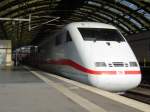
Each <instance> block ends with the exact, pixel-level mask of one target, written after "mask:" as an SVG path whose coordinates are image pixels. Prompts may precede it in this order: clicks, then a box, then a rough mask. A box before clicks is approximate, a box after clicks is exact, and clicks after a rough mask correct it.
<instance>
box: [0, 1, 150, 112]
mask: <svg viewBox="0 0 150 112" xmlns="http://www.w3.org/2000/svg"><path fill="white" fill-rule="evenodd" d="M80 22H85V23H86V22H91V23H104V24H108V25H112V26H114V27H116V28H117V29H118V30H119V31H120V32H121V34H122V35H123V36H124V38H125V39H126V40H127V42H128V44H129V46H130V47H131V49H132V50H133V53H134V55H135V57H136V59H137V61H138V63H139V68H140V72H141V74H142V78H141V83H140V85H139V86H138V87H137V88H134V89H133V90H132V89H131V91H130V90H129V91H127V92H126V93H125V94H124V93H123V94H122V93H121V96H123V97H127V98H131V99H134V100H135V102H134V101H130V100H129V101H125V100H127V99H124V98H121V97H120V94H119V95H118V94H115V95H116V96H115V95H114V93H112V95H111V94H110V95H109V93H107V91H106V93H105V91H103V90H102V91H101V90H99V89H97V88H94V87H93V88H94V89H93V88H92V87H91V86H89V85H82V83H81V84H78V82H71V81H72V79H71V81H69V79H70V78H69V79H68V78H66V76H63V77H59V74H58V75H52V74H55V72H49V71H48V70H45V71H44V70H42V69H40V67H39V65H37V66H36V64H35V65H34V66H33V65H32V64H30V62H31V63H32V60H33V61H36V60H35V59H34V57H36V55H37V54H38V52H39V46H40V45H41V43H42V42H43V41H45V40H48V39H49V35H52V34H53V32H55V31H59V30H60V29H62V28H64V27H65V26H66V25H67V24H70V23H80ZM119 43H120V42H118V44H119ZM112 45H113V44H112ZM108 46H109V43H108ZM118 49H119V48H118ZM32 51H33V53H31V52H32ZM102 52H103V51H102ZM29 55H30V56H33V58H31V57H28V56H29ZM28 58H30V60H28ZM29 61H30V62H29ZM49 63H59V64H60V63H61V64H62V65H63V64H64V63H67V64H68V65H70V66H71V67H73V66H75V68H79V67H80V66H79V65H78V63H77V64H76V63H74V62H72V61H68V60H63V61H62V60H61V62H54V61H52V62H50V61H49ZM40 64H42V63H41V62H40ZM100 64H105V63H100ZM117 64H118V65H117V66H119V64H120V63H117ZM129 64H130V63H129ZM64 65H65V64H64ZM83 65H84V64H83ZM109 65H110V64H109ZM125 66H127V64H125ZM120 68H121V67H120ZM80 69H82V70H83V71H84V72H85V71H89V72H91V73H95V72H93V71H92V70H87V69H86V68H83V67H80ZM71 70H72V68H71ZM118 72H120V71H118ZM118 72H117V73H118ZM136 72H137V71H136ZM124 73H126V72H124ZM128 73H129V72H128ZM132 73H133V72H132ZM56 74H57V73H56ZM95 74H96V73H95ZM130 74H131V72H130ZM135 74H136V73H135ZM133 78H134V77H133ZM73 81H74V80H73ZM79 82H80V81H79ZM81 82H82V81H81ZM118 84H119V83H118ZM62 85H63V86H62ZM84 86H85V87H84ZM145 86H146V87H145ZM85 88H86V89H85ZM87 88H88V89H87ZM145 88H146V89H145ZM1 90H2V91H1ZM49 90H50V91H49ZM0 91H1V92H0V111H3V112H25V111H31V112H37V111H39V112H48V111H50V112H51V111H52V112H59V111H64V112H71V111H72V112H80V111H82V112H84V111H85V112H86V111H89V112H99V111H101V112H130V111H132V112H142V111H145V112H150V105H149V104H150V0H0ZM66 91H67V92H66ZM95 91H97V92H95ZM139 91H140V92H139ZM141 91H143V92H141ZM98 92H99V93H98ZM136 92H138V93H136ZM60 93H61V94H60ZM102 93H104V94H105V95H104V96H103V95H102ZM141 94H142V95H141ZM143 94H144V95H143ZM99 95H100V97H99ZM107 95H108V96H107ZM113 95H114V96H113ZM136 95H137V96H136ZM140 95H141V96H140ZM24 96H25V97H24ZM39 96H40V97H39ZM105 96H107V97H114V99H111V101H110V100H109V99H110V98H106V97H105ZM17 97H18V99H17ZM23 97H24V98H23ZM73 97H74V98H73ZM115 97H116V99H115ZM75 98H77V100H75ZM16 99H17V100H16ZM48 99H52V101H49V100H48ZM68 99H69V100H68ZM117 99H118V100H117ZM119 99H121V100H122V101H125V102H121V101H119ZM15 100H16V102H15ZM102 100H103V101H102ZM80 101H82V102H83V103H82V102H80ZM136 101H137V102H136ZM44 102H46V103H44ZM58 102H59V103H58ZM64 102H65V103H64ZM56 103H58V107H59V108H56V107H55V106H54V105H56ZM85 103H86V105H85ZM126 103H127V104H129V105H127V104H126ZM130 104H131V105H130ZM132 104H133V105H132ZM134 104H137V105H139V107H136V106H135V105H134ZM34 105H35V107H34ZM88 105H89V108H88ZM113 105H114V107H113ZM121 108H124V110H122V109H121ZM140 108H141V109H140ZM142 109H143V110H142ZM148 109H149V110H148Z"/></svg>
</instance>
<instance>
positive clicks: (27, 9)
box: [0, 0, 150, 44]
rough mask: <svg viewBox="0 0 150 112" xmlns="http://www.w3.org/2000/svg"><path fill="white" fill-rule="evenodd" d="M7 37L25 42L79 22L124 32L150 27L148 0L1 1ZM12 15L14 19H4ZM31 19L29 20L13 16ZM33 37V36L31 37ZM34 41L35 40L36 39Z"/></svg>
mask: <svg viewBox="0 0 150 112" xmlns="http://www.w3.org/2000/svg"><path fill="white" fill-rule="evenodd" d="M0 18H1V21H0V28H1V30H2V32H4V35H3V36H4V38H8V39H11V40H13V41H14V43H18V44H19V43H20V44H26V43H28V42H31V41H32V40H33V38H35V37H37V38H38V40H39V41H40V39H42V38H41V36H42V35H43V34H44V33H43V32H46V31H48V30H54V29H56V28H60V27H62V26H64V25H65V24H67V23H70V22H77V21H96V22H102V23H108V24H112V25H114V26H116V27H118V28H119V29H120V31H121V32H122V33H123V34H124V35H132V34H136V33H140V32H143V31H148V30H150V1H149V0H1V1H0ZM3 18H5V19H6V18H12V20H9V21H7V20H3ZM14 18H15V19H16V18H17V19H23V18H24V19H30V20H31V21H29V22H22V21H17V22H16V21H14V20H13V19H14ZM31 37H32V38H31ZM34 40H35V39H34Z"/></svg>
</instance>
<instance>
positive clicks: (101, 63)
mask: <svg viewBox="0 0 150 112" xmlns="http://www.w3.org/2000/svg"><path fill="white" fill-rule="evenodd" d="M95 66H96V67H106V63H105V62H95Z"/></svg>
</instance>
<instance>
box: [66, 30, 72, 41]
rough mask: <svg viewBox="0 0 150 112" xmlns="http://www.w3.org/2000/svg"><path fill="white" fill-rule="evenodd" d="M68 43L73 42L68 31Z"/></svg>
mask: <svg viewBox="0 0 150 112" xmlns="http://www.w3.org/2000/svg"><path fill="white" fill-rule="evenodd" d="M66 41H67V42H70V41H72V39H71V36H70V34H69V32H68V31H67V39H66Z"/></svg>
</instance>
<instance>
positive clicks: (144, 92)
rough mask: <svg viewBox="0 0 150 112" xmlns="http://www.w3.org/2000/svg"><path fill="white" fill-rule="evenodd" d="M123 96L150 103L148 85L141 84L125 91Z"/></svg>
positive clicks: (149, 87) (149, 86)
mask: <svg viewBox="0 0 150 112" xmlns="http://www.w3.org/2000/svg"><path fill="white" fill-rule="evenodd" d="M123 96H125V97H128V98H132V99H135V100H138V101H140V102H143V103H147V104H150V85H145V84H141V85H140V86H139V87H137V88H136V89H133V90H130V91H127V92H126V93H125V94H124V95H123Z"/></svg>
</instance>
